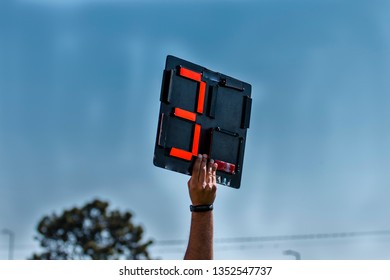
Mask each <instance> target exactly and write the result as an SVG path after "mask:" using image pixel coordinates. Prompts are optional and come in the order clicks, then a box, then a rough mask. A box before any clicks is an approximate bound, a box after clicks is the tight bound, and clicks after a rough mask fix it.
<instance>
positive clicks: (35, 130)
mask: <svg viewBox="0 0 390 280" xmlns="http://www.w3.org/2000/svg"><path fill="white" fill-rule="evenodd" d="M389 12H390V6H389V4H388V3H387V2H386V1H327V0H322V1H320V0H317V1H305V0H296V1H288V0H274V1H270V0H263V1H190V0H188V1H153V0H149V1H130V0H129V1H125V0H122V1H91V0H90V1H82V0H73V1H54V3H53V1H44V0H42V1H39V0H29V1H11V0H2V1H1V3H0V229H2V228H7V229H10V230H12V231H14V232H15V236H16V240H15V254H14V255H15V258H18V259H24V258H27V257H29V256H31V254H32V252H33V251H37V250H38V246H37V242H36V241H34V239H33V236H34V234H35V227H36V224H37V223H38V221H39V220H40V218H42V217H43V215H47V214H51V213H58V214H59V213H61V212H62V211H63V210H64V209H67V208H70V207H73V206H82V205H83V204H84V203H86V202H88V201H90V200H92V199H94V198H100V199H103V200H107V201H109V202H110V204H111V207H112V209H120V210H130V211H132V212H133V213H134V214H135V222H136V223H139V224H142V225H143V226H144V228H145V230H146V232H145V238H151V239H153V240H155V241H156V243H155V245H153V246H152V247H151V255H152V257H155V258H157V257H158V258H163V259H180V258H182V257H183V254H184V250H185V242H186V240H187V238H188V233H189V223H190V212H189V207H188V205H189V204H190V200H189V197H188V192H187V185H186V184H187V180H188V178H189V177H187V176H185V175H182V174H179V173H174V172H170V171H166V170H163V169H160V168H157V167H154V166H153V163H152V160H153V152H154V144H155V143H154V142H155V136H156V131H157V120H158V110H159V95H160V87H161V77H162V70H163V68H164V64H165V59H166V56H167V55H168V54H171V55H175V56H178V57H181V58H183V59H186V60H190V61H192V62H194V63H196V64H200V65H203V66H205V67H207V68H209V69H212V70H214V71H218V72H222V73H225V74H228V75H229V76H233V77H236V78H238V79H241V80H244V81H246V82H248V83H250V84H252V98H253V105H252V119H251V127H250V129H249V130H248V134H247V137H248V138H247V146H246V155H245V160H244V172H243V179H242V184H241V189H239V190H236V189H230V188H227V187H223V186H220V187H219V189H218V195H217V200H216V203H215V211H214V215H215V238H216V248H215V257H216V258H217V259H289V258H291V256H286V255H284V254H283V252H284V251H285V250H295V251H298V252H299V253H300V254H301V256H302V258H304V259H389V258H390V235H389V230H390V225H389V213H390V203H389V199H388V198H389V197H390V188H389V187H390V173H389V172H388V170H389V168H390V130H389V123H390V112H389V108H390V79H389V78H388V77H389V76H390V55H389V54H390V29H389V28H388V27H389V24H390V19H389V17H388V15H389ZM344 233H354V234H350V235H345V234H344ZM311 234H314V235H311ZM317 234H320V235H317ZM321 234H322V235H321ZM294 236H296V238H294ZM297 236H298V237H299V238H298V237H297ZM313 236H316V238H313ZM321 236H322V237H321ZM278 237H283V238H278ZM167 240H174V241H175V243H174V244H177V245H173V244H172V243H169V245H163V244H164V241H167ZM176 241H177V242H176ZM7 248H8V236H7V235H0V258H2V259H6V258H7V257H8V251H7Z"/></svg>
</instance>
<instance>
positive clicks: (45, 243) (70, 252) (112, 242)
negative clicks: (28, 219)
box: [32, 200, 152, 260]
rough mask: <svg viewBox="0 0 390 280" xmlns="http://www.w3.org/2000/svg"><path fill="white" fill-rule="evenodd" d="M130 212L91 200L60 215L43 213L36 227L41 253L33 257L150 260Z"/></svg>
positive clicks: (48, 258) (145, 244)
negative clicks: (111, 208)
mask: <svg viewBox="0 0 390 280" xmlns="http://www.w3.org/2000/svg"><path fill="white" fill-rule="evenodd" d="M132 216H133V215H132V213H130V212H124V213H121V212H119V211H108V203H107V202H104V201H100V200H94V201H92V202H90V203H87V204H86V205H84V206H83V207H81V208H73V209H71V210H65V211H64V212H63V213H62V214H61V215H60V216H57V215H56V214H52V215H51V216H45V217H43V218H42V220H41V221H40V222H39V224H38V227H37V230H38V233H39V235H38V236H36V237H35V238H36V239H37V240H39V242H40V245H41V247H42V248H43V252H42V253H39V254H36V253H35V254H33V256H32V259H35V260H71V259H92V260H107V259H133V260H137V259H150V257H149V253H148V251H147V248H148V246H149V245H151V244H152V241H151V240H148V241H146V242H142V241H141V239H142V235H143V232H144V230H143V228H142V227H141V226H136V225H134V224H133V223H132V221H131V218H132Z"/></svg>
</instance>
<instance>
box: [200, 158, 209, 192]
mask: <svg viewBox="0 0 390 280" xmlns="http://www.w3.org/2000/svg"><path fill="white" fill-rule="evenodd" d="M206 164H207V155H203V157H202V163H201V164H200V171H199V179H198V182H199V183H200V185H201V186H202V187H203V185H204V184H205V183H206V181H207V180H206V173H207V172H206Z"/></svg>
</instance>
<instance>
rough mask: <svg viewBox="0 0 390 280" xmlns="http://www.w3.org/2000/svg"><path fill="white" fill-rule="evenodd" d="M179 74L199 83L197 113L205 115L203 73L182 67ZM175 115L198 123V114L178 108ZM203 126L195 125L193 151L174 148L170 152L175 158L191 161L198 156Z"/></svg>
mask: <svg viewBox="0 0 390 280" xmlns="http://www.w3.org/2000/svg"><path fill="white" fill-rule="evenodd" d="M179 74H180V76H182V77H185V78H187V79H190V80H193V81H196V82H199V91H198V106H197V110H196V111H197V113H199V114H203V107H204V98H205V91H206V83H205V82H203V81H202V73H198V72H195V71H192V70H189V69H187V68H184V67H180V70H179ZM174 115H175V116H176V117H179V118H183V119H186V120H189V121H193V122H195V121H196V113H193V112H190V111H187V110H184V109H181V108H178V107H176V108H175V110H174ZM201 128H202V127H201V125H199V124H195V127H194V133H193V138H192V151H191V152H188V151H185V150H183V149H179V148H176V147H172V148H171V151H170V153H169V154H170V155H171V156H173V157H178V158H181V159H184V160H188V161H190V160H191V159H192V156H196V155H198V150H199V139H200V132H201Z"/></svg>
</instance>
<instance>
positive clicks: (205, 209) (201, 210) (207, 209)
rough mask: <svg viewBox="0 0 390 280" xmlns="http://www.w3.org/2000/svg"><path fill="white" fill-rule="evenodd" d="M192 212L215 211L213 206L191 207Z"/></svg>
mask: <svg viewBox="0 0 390 280" xmlns="http://www.w3.org/2000/svg"><path fill="white" fill-rule="evenodd" d="M190 210H191V212H207V211H212V210H213V205H212V204H207V205H190Z"/></svg>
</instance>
